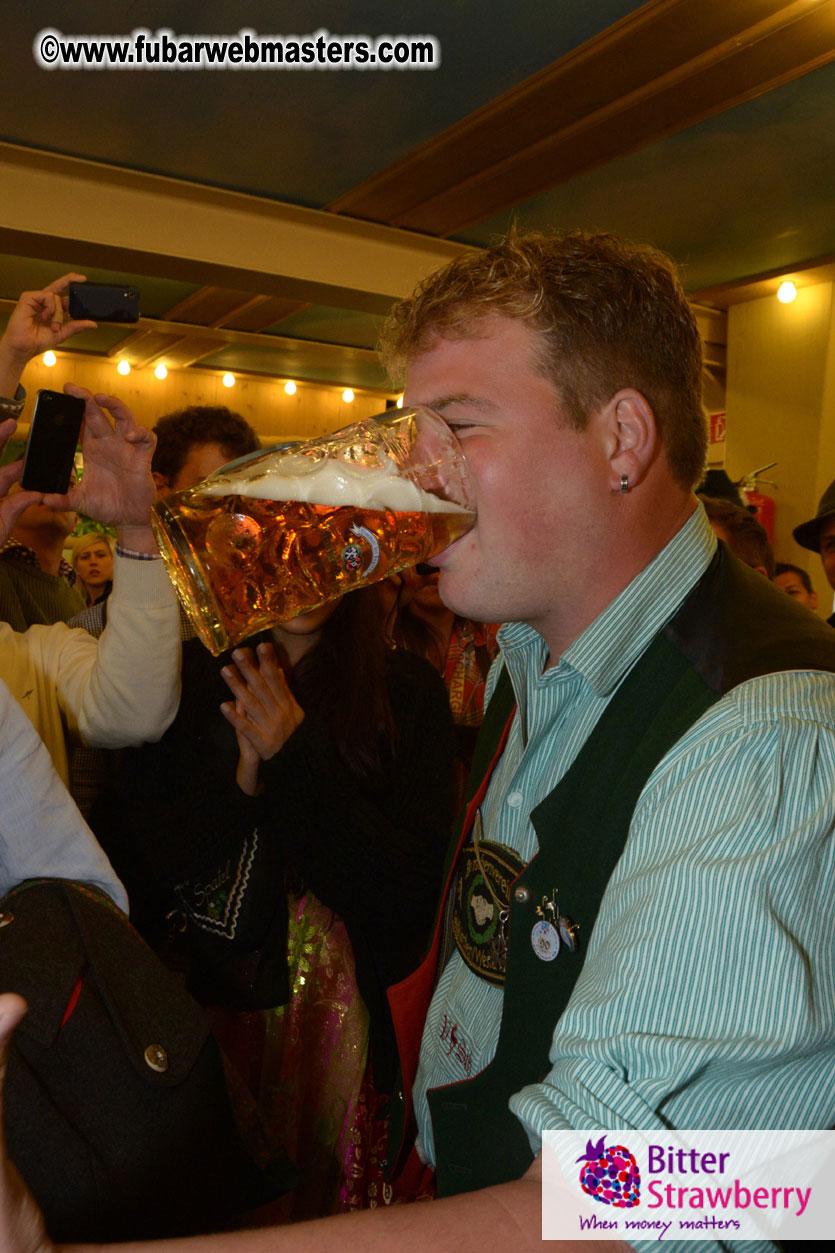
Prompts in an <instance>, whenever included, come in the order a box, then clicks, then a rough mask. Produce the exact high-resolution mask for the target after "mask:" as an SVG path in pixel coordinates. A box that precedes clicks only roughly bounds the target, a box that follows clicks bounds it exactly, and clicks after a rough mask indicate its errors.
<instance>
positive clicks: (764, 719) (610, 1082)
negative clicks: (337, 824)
mask: <svg viewBox="0 0 835 1253" xmlns="http://www.w3.org/2000/svg"><path fill="white" fill-rule="evenodd" d="M385 353H386V356H387V358H388V360H389V361H390V362H395V363H402V364H404V365H405V377H406V400H407V403H420V404H425V405H428V406H430V407H431V408H433V409H435V410H437V411H439V412H440V413H441V414H442V415H443V416H444V417H445V419H446V421H447V422H448V423H449V425H450V426H451V427H452V428H453V429H454V430H455V432H456V434H457V435H458V437H459V439H460V440H461V443H462V445H463V447H464V451H465V453H466V455H467V458H468V461H469V464H470V469H471V471H472V475H473V479H474V483H475V489H476V505H477V510H478V516H477V521H476V524H475V527H474V528H473V530H471V531H470V532H469V533H467V534H466V535H464V536H462V537H461V538H460V539H458V540H457V541H456V542H455V543H453V544H452V545H451V546H450V547H449V548H448V549H446V551H445V552H444V553H442V554H441V556H440V557H438V558H437V564H438V566H439V567H440V571H441V575H440V593H441V596H442V598H443V600H444V601H445V603H446V604H447V605H448V606H449V607H450V608H451V609H453V610H454V611H455V612H456V613H459V614H462V615H466V616H467V617H471V618H477V619H481V620H484V621H491V620H492V621H496V620H500V621H504V622H505V624H506V625H505V626H504V627H503V628H502V630H501V632H500V635H499V639H500V642H501V648H502V655H501V657H500V659H499V660H498V661H497V663H496V665H495V666H494V669H493V671H492V672H491V677H490V683H489V689H488V698H489V707H488V711H487V714H486V716H485V722H484V726H483V728H482V735H481V740H480V743H479V747H478V749H477V751H476V760H475V764H474V773H473V778H472V780H471V784H470V793H471V795H472V796H473V798H474V799H473V801H472V803H471V804H470V806H469V808H468V812H467V815H466V817H465V819H464V823H463V828H462V831H461V844H460V847H459V849H458V851H457V852H456V853H455V856H454V858H453V859H452V863H451V864H452V870H451V875H450V882H449V884H448V889H447V893H446V898H445V899H446V900H447V901H448V902H449V904H448V906H445V907H443V908H442V909H441V910H440V914H439V917H440V919H441V931H442V934H439V936H438V937H437V941H436V944H435V945H434V946H433V950H432V953H431V954H430V958H429V959H428V961H427V963H426V964H425V965H424V967H423V968H421V970H420V971H419V972H417V974H416V976H415V977H413V979H412V980H411V981H409V983H408V986H406V987H404V986H403V985H400V986H399V987H398V988H394V989H392V990H391V994H390V999H391V1004H392V1010H393V1014H394V1017H395V1022H396V1024H397V1026H398V1028H399V1030H400V1036H401V1064H402V1069H403V1075H404V1085H403V1089H402V1094H401V1100H400V1114H401V1115H402V1116H401V1117H400V1119H399V1121H400V1123H401V1124H402V1127H403V1132H402V1136H399V1137H396V1138H395V1139H396V1142H395V1143H393V1144H392V1146H391V1149H390V1160H391V1161H392V1163H394V1164H395V1169H396V1172H397V1173H398V1176H399V1178H400V1180H401V1187H402V1188H403V1189H404V1191H407V1192H410V1193H411V1194H412V1195H414V1194H415V1193H423V1194H427V1193H434V1194H435V1195H436V1196H437V1197H438V1198H440V1199H438V1200H437V1201H436V1202H435V1203H434V1204H432V1205H414V1206H401V1207H393V1208H392V1209H390V1210H387V1211H385V1212H381V1213H379V1214H376V1213H366V1214H364V1215H352V1216H351V1217H349V1218H344V1219H329V1220H325V1221H324V1223H317V1224H310V1225H308V1226H305V1227H301V1228H293V1229H290V1230H287V1231H273V1232H264V1231H260V1232H257V1233H251V1234H248V1235H245V1236H242V1237H240V1241H241V1244H242V1246H245V1247H251V1248H253V1249H255V1248H258V1249H261V1248H264V1249H267V1248H270V1249H272V1248H281V1247H285V1245H284V1244H283V1243H282V1242H283V1241H285V1242H286V1247H292V1248H294V1249H311V1250H313V1249H325V1248H328V1247H330V1246H331V1245H332V1244H333V1243H334V1242H335V1241H339V1240H342V1241H343V1243H344V1244H345V1246H346V1247H350V1248H356V1247H363V1248H365V1249H369V1250H371V1249H375V1248H381V1249H382V1248H385V1249H397V1250H398V1251H400V1250H406V1249H420V1250H423V1249H426V1248H432V1247H438V1248H447V1247H452V1245H453V1242H454V1243H455V1246H456V1247H457V1246H458V1244H460V1243H463V1242H466V1243H467V1245H468V1246H471V1247H478V1246H480V1245H483V1244H484V1243H486V1242H488V1241H489V1242H490V1243H491V1245H495V1244H505V1243H509V1242H511V1241H513V1242H515V1244H516V1245H519V1244H524V1245H525V1246H527V1245H538V1244H539V1242H540V1220H541V1209H540V1187H539V1183H538V1162H539V1152H540V1146H541V1136H542V1132H543V1131H544V1130H547V1129H552V1128H553V1129H560V1128H579V1129H584V1128H589V1127H607V1126H614V1127H629V1126H632V1127H636V1128H644V1129H646V1128H649V1129H653V1128H656V1129H658V1130H661V1129H667V1128H670V1127H682V1128H686V1127H727V1128H740V1129H745V1128H749V1129H754V1128H764V1127H771V1128H789V1127H812V1128H813V1127H825V1126H829V1125H831V1122H832V1109H833V1104H834V1103H835V1066H833V1039H835V1031H834V1030H833V1028H834V1027H835V1001H833V998H832V995H831V989H830V984H829V981H828V973H827V972H828V971H829V970H831V966H832V960H833V952H832V949H833V943H834V942H835V941H834V940H833V933H832V927H831V920H830V915H831V900H832V896H833V888H835V866H834V865H833V860H834V859H835V851H833V850H835V841H833V840H832V839H831V834H832V828H833V811H835V802H833V796H835V700H833V697H835V677H833V671H835V643H833V642H832V641H831V639H830V637H831V631H829V630H828V629H827V628H826V627H825V626H824V625H823V624H820V623H818V622H817V620H816V619H814V618H813V616H812V615H810V614H808V613H804V612H803V611H802V610H801V609H798V607H797V606H795V605H793V604H792V602H791V601H790V600H789V598H788V597H785V596H782V595H781V594H780V592H779V591H777V590H775V589H774V588H773V587H772V586H771V585H769V584H768V583H767V582H766V580H764V579H761V578H760V577H759V576H758V575H757V574H756V573H754V572H752V571H749V570H748V569H747V568H746V567H743V566H742V565H741V564H740V563H739V562H738V561H737V560H736V559H735V558H734V557H733V556H732V555H731V554H730V553H729V552H728V551H727V550H726V549H725V548H724V547H723V546H722V545H717V541H716V538H715V536H714V534H713V532H712V530H711V528H710V526H709V524H708V522H707V519H706V517H705V515H704V512H703V510H702V508H701V506H700V505H699V504H698V503H697V501H696V499H695V497H694V496H693V486H694V485H695V484H697V483H698V482H699V481H700V479H701V476H702V473H703V468H704V461H705V451H706V436H705V425H704V421H703V415H702V408H701V386H700V384H701V349H700V341H699V335H698V331H697V327H696V323H695V319H694V316H693V313H692V311H691V309H690V307H689V305H688V303H687V301H686V299H685V297H684V295H683V293H682V291H681V288H680V286H679V283H678V280H677V278H676V277H675V274H674V272H673V269H672V266H671V265H670V264H669V263H668V262H667V260H666V259H665V258H663V257H662V256H660V255H659V254H658V253H656V252H654V251H653V250H651V249H649V248H643V247H637V246H633V245H630V244H626V243H624V242H622V241H620V240H617V239H615V238H613V237H611V236H593V235H586V234H584V233H572V234H568V235H564V236H540V235H531V236H517V235H511V236H510V237H509V238H507V239H506V240H504V241H503V242H502V243H499V244H497V245H496V246H494V247H492V248H489V249H486V250H484V251H481V252H472V253H468V254H467V255H466V256H463V257H460V258H458V259H456V260H455V261H453V262H452V263H451V264H450V265H448V266H447V267H446V268H445V269H443V270H441V271H440V272H439V273H437V274H435V275H432V276H430V277H429V278H428V279H427V280H426V281H425V282H424V283H423V284H421V286H420V288H419V289H418V290H417V292H416V293H415V294H414V295H413V296H412V297H411V298H409V299H408V300H405V301H403V302H402V303H401V304H400V305H398V306H397V307H396V308H395V310H394V313H393V316H392V318H391V320H390V322H389V325H388V327H387V331H386V335H385ZM476 870H478V871H479V873H480V875H481V878H480V880H479V881H478V883H479V886H478V890H477V891H476V879H477V875H476ZM485 885H486V890H485ZM380 943H381V944H384V943H385V937H384V936H381V937H380ZM439 952H443V953H444V954H446V955H447V957H446V959H445V961H443V962H441V961H440V960H439V958H438V953H439ZM422 998H423V1001H424V1002H425V1011H423V1010H421V1012H420V1013H419V1012H418V1010H417V1009H416V1006H420V1005H421V1003H422ZM9 1012H10V1015H11V1017H10V1019H9V1021H10V1020H11V1018H13V1016H14V1012H15V1011H14V1008H13V1006H10V1007H9ZM410 1013H411V1018H412V1021H413V1022H414V1021H417V1020H418V1018H420V1019H422V1020H423V1027H422V1031H419V1032H417V1033H412V1034H411V1035H410V1034H409V1032H408V1030H407V1027H408V1019H409V1014H410ZM412 1109H413V1110H414V1118H412V1115H411V1110H412ZM19 1204H20V1202H19V1199H17V1198H16V1196H15V1194H12V1196H11V1200H10V1210H11V1215H10V1217H11V1220H12V1221H14V1220H15V1218H16V1215H17V1214H18V1212H19V1211H16V1210H15V1209H14V1206H15V1205H19ZM335 1224H342V1225H341V1226H338V1225H335ZM21 1229H22V1228H18V1230H21ZM39 1241H40V1236H39V1235H35V1236H24V1237H21V1239H20V1240H19V1241H18V1243H17V1244H16V1245H14V1244H10V1245H9V1247H12V1248H21V1249H26V1250H30V1249H33V1248H36V1247H43V1244H42V1243H39ZM667 1243H669V1241H667ZM205 1247H206V1248H209V1247H215V1245H213V1244H212V1242H211V1241H207V1242H206V1245H205ZM216 1247H218V1248H224V1249H226V1248H229V1247H231V1244H230V1241H229V1237H228V1236H227V1237H223V1238H219V1241H218V1242H217V1244H216ZM584 1247H585V1246H584ZM606 1247H607V1248H610V1247H611V1246H610V1245H607V1246H606Z"/></svg>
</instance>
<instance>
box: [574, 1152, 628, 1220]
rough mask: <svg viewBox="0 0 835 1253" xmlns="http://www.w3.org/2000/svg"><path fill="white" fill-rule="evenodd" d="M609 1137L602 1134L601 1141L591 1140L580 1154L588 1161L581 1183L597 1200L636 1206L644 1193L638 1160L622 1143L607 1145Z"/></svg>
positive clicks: (581, 1160) (589, 1194) (582, 1158)
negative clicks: (595, 1142) (605, 1142)
mask: <svg viewBox="0 0 835 1253" xmlns="http://www.w3.org/2000/svg"><path fill="white" fill-rule="evenodd" d="M605 1139H606V1137H605V1136H601V1137H600V1139H599V1140H598V1141H597V1144H593V1143H592V1141H591V1140H589V1141H588V1142H587V1143H586V1151H585V1153H584V1154H583V1156H582V1157H578V1158H577V1161H578V1162H583V1163H584V1165H583V1168H582V1170H581V1171H580V1187H581V1188H582V1189H583V1191H584V1192H585V1193H586V1194H587V1195H588V1196H590V1197H591V1198H592V1200H593V1201H600V1202H601V1204H603V1205H613V1206H614V1207H615V1208H616V1209H632V1208H633V1206H635V1205H637V1204H638V1202H639V1200H640V1196H641V1172H640V1171H639V1170H638V1163H637V1162H636V1161H635V1158H634V1157H633V1155H632V1154H631V1153H630V1152H629V1149H627V1148H626V1147H625V1146H624V1145H622V1144H610V1145H609V1147H608V1149H607V1148H606V1147H605V1145H604V1143H603V1142H604V1140H605Z"/></svg>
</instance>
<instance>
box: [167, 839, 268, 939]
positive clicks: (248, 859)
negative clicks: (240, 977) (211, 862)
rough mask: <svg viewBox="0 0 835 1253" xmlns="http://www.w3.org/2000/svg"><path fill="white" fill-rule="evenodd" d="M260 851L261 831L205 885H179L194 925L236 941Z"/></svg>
mask: <svg viewBox="0 0 835 1253" xmlns="http://www.w3.org/2000/svg"><path fill="white" fill-rule="evenodd" d="M257 851H258V831H257V829H256V830H255V831H253V832H252V834H251V835H248V836H247V838H246V839H245V840H244V844H243V848H242V849H241V853H240V856H239V857H237V858H234V857H229V858H227V860H226V861H224V862H221V863H220V864H219V865H218V866H217V867H216V869H215V871H214V873H213V874H212V876H211V878H210V879H208V880H206V881H205V882H200V881H198V880H196V879H194V880H192V881H191V882H190V883H181V884H178V886H177V888H176V889H175V890H176V893H177V896H178V897H179V898H180V901H181V903H182V905H183V908H184V909H185V910H186V912H187V913H188V914H189V916H190V917H191V920H192V922H194V923H196V924H197V925H198V926H199V927H202V928H203V930H204V931H209V932H211V933H212V934H213V935H217V936H220V937H221V938H223V939H227V940H234V938H235V932H236V931H237V928H238V917H239V914H240V911H241V906H242V904H243V900H244V896H245V895H246V889H247V884H248V883H249V875H250V871H251V869H252V863H253V860H254V858H255V854H256V852H257Z"/></svg>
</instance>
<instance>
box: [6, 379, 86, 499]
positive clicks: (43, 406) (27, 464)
mask: <svg viewBox="0 0 835 1253" xmlns="http://www.w3.org/2000/svg"><path fill="white" fill-rule="evenodd" d="M83 419H84V401H83V400H81V399H80V397H78V396H65V395H64V393H63V392H51V391H46V390H43V391H39V392H38V397H37V400H36V401H35V412H34V413H33V414H32V425H31V426H30V428H29V439H28V441H27V444H26V453H25V455H24V458H23V473H22V474H21V476H20V486H21V487H22V488H24V490H26V491H31V492H57V493H59V494H60V495H63V494H64V492H66V491H67V490H68V489H69V486H70V475H71V473H72V467H73V461H74V460H75V450H76V448H77V446H78V436H79V433H80V431H81V423H82V421H83Z"/></svg>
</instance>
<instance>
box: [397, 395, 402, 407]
mask: <svg viewBox="0 0 835 1253" xmlns="http://www.w3.org/2000/svg"><path fill="white" fill-rule="evenodd" d="M397 408H398V409H402V408H403V397H402V396H398V397H397Z"/></svg>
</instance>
